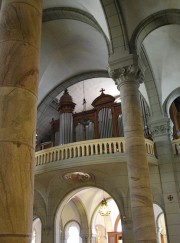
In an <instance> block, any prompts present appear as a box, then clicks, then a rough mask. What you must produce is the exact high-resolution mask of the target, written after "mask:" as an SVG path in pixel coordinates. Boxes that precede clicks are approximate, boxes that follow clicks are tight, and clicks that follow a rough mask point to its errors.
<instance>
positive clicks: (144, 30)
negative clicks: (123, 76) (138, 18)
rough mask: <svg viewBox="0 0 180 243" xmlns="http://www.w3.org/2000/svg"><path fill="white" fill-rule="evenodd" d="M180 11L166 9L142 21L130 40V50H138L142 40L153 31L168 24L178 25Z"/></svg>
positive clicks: (179, 22)
mask: <svg viewBox="0 0 180 243" xmlns="http://www.w3.org/2000/svg"><path fill="white" fill-rule="evenodd" d="M179 17H180V10H179V9H167V10H162V11H159V12H157V13H154V14H152V15H150V16H149V17H147V18H146V19H145V20H143V21H142V22H141V23H140V24H139V25H138V26H137V27H136V29H135V31H134V32H133V34H132V37H131V40H130V50H131V52H134V51H135V50H137V52H138V50H140V48H141V45H142V42H143V40H144V39H145V38H146V36H147V35H148V34H149V33H151V32H152V31H153V30H155V29H157V28H159V27H161V26H164V25H170V24H180V18H179Z"/></svg>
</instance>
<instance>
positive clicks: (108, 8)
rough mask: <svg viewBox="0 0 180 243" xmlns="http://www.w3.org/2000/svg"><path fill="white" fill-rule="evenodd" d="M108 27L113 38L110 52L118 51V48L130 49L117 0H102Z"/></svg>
mask: <svg viewBox="0 0 180 243" xmlns="http://www.w3.org/2000/svg"><path fill="white" fill-rule="evenodd" d="M101 5H102V7H103V10H104V13H105V16H106V21H107V24H108V29H109V33H110V38H111V45H112V50H111V53H110V54H113V53H116V50H118V49H122V48H123V49H124V50H127V49H129V43H128V39H127V33H126V29H125V25H124V23H123V19H122V15H121V9H120V5H119V2H118V1H117V0H109V1H107V0H101Z"/></svg>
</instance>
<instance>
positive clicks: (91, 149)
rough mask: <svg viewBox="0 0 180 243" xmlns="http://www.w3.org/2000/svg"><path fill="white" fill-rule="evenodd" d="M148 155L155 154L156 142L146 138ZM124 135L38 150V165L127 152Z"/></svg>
mask: <svg viewBox="0 0 180 243" xmlns="http://www.w3.org/2000/svg"><path fill="white" fill-rule="evenodd" d="M145 144H146V151H147V154H148V155H151V156H155V154H154V143H153V142H152V141H151V140H148V139H145ZM125 151H126V148H125V139H124V137H116V138H105V139H93V140H87V141H81V142H75V143H69V144H64V145H59V146H56V147H52V148H48V149H44V150H41V151H38V152H36V166H39V165H44V164H48V163H53V162H55V161H61V160H66V159H73V158H78V157H87V156H94V155H103V154H114V153H120V154H123V153H125Z"/></svg>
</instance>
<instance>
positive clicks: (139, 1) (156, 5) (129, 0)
mask: <svg viewBox="0 0 180 243" xmlns="http://www.w3.org/2000/svg"><path fill="white" fill-rule="evenodd" d="M118 1H119V4H120V6H121V9H122V12H123V17H124V22H125V25H126V29H127V33H128V36H129V38H131V36H132V34H133V31H134V30H135V28H136V27H137V26H138V24H140V22H141V21H143V20H144V19H145V18H147V17H149V16H150V15H151V14H154V13H156V12H158V11H161V10H165V9H174V8H177V9H179V8H180V1H179V0H171V1H169V0H159V1H157V0H136V1H134V0H126V1H121V0H118Z"/></svg>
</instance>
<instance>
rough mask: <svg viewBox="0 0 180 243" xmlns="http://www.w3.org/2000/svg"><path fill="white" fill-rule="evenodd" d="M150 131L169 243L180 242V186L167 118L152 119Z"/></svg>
mask: <svg viewBox="0 0 180 243" xmlns="http://www.w3.org/2000/svg"><path fill="white" fill-rule="evenodd" d="M149 126H150V131H151V134H152V137H153V141H154V142H155V146H156V152H157V157H158V166H159V173H160V177H161V186H162V193H163V199H164V209H165V218H166V225H167V235H168V242H169V243H179V242H180V231H179V228H180V197H179V195H178V192H179V185H178V180H177V175H176V168H175V163H174V155H173V149H172V144H171V140H170V122H169V119H168V118H167V117H163V116H162V115H161V116H160V115H159V117H157V116H156V117H151V119H150V121H149Z"/></svg>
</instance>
